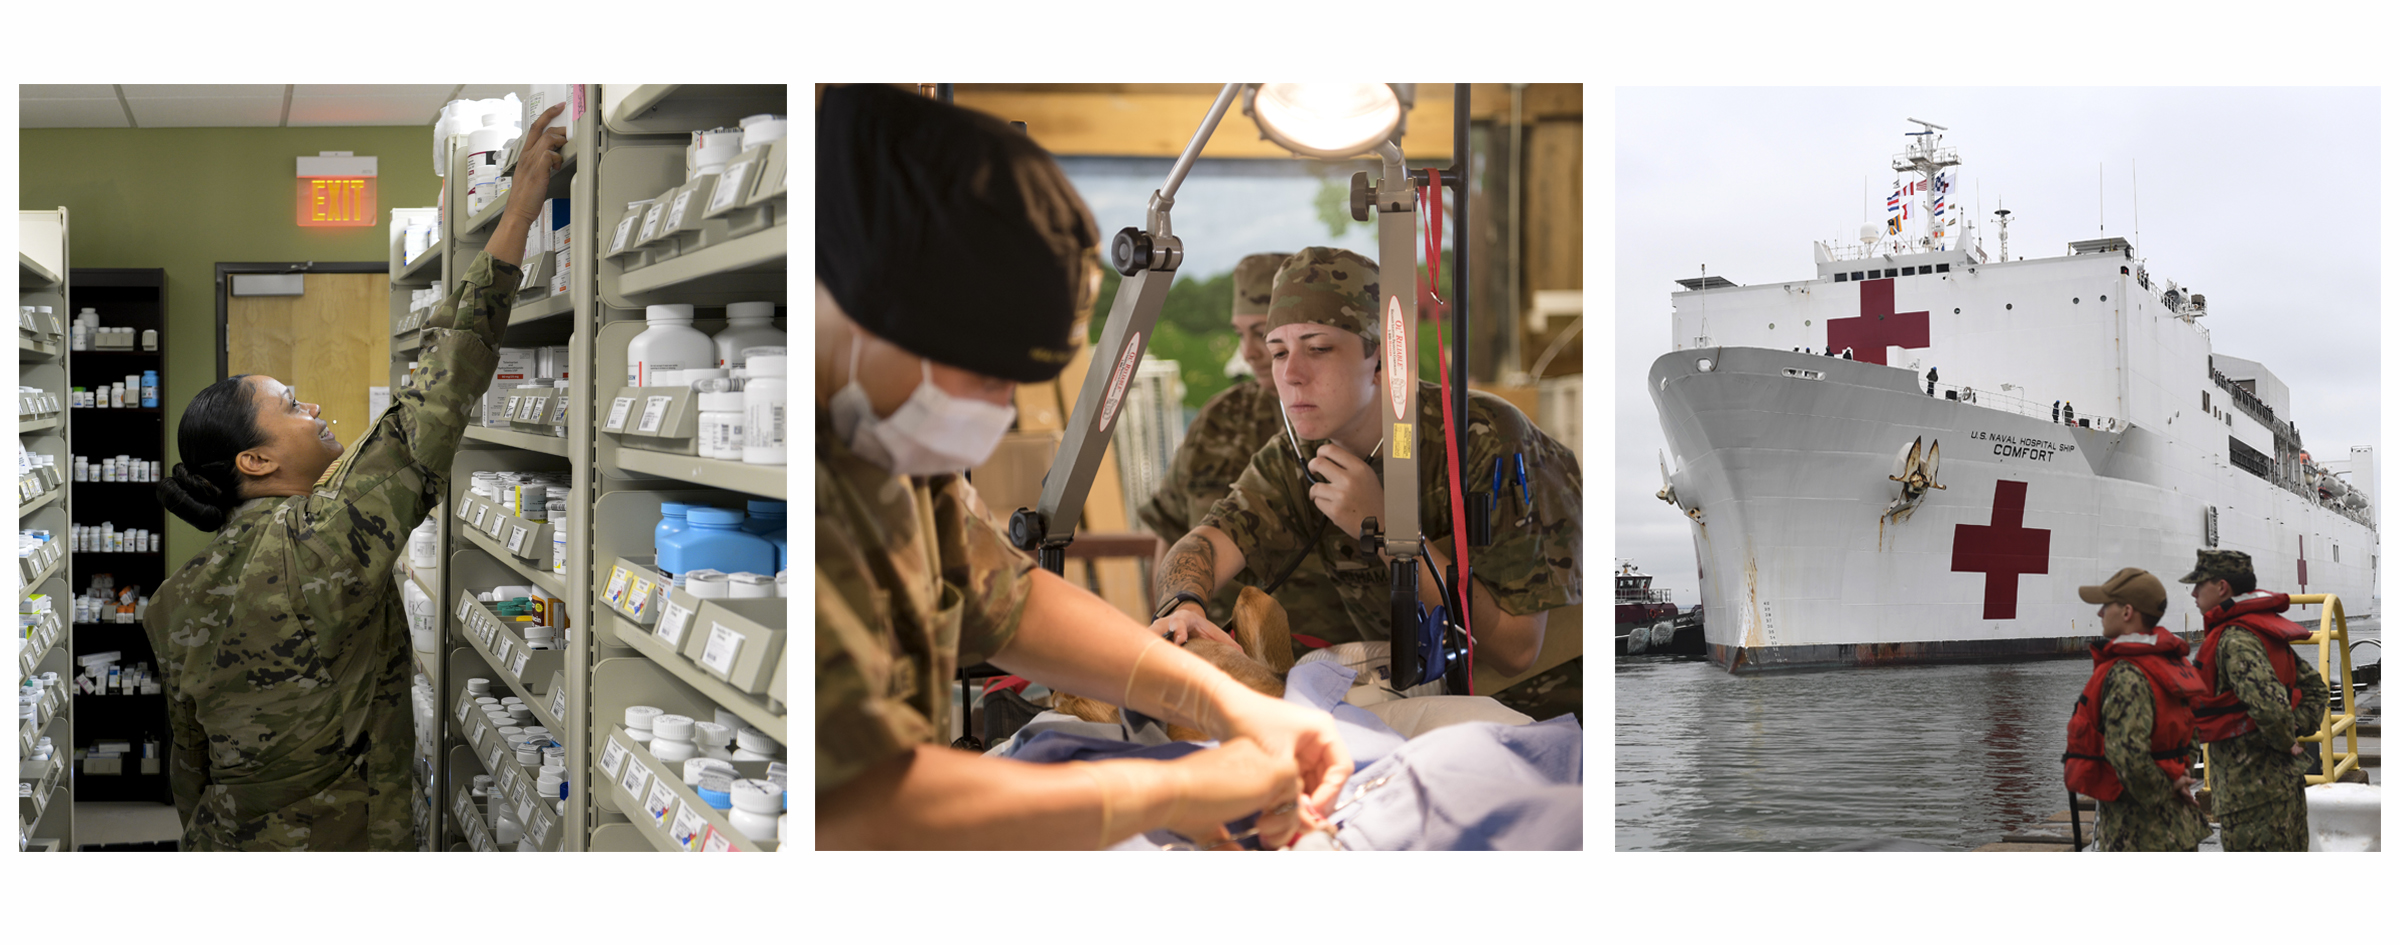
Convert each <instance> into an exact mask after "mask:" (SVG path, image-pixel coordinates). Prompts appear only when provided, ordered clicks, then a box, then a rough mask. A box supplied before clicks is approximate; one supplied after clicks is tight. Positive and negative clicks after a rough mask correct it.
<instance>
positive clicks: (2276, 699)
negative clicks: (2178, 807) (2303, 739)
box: [2183, 549, 2326, 852]
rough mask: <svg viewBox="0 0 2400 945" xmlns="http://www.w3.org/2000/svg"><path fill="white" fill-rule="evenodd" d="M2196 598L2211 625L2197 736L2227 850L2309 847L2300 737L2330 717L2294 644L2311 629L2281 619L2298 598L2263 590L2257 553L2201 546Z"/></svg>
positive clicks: (2196, 706)
mask: <svg viewBox="0 0 2400 945" xmlns="http://www.w3.org/2000/svg"><path fill="white" fill-rule="evenodd" d="M2183 583H2185V584H2189V585H2192V600H2193V602H2194V603H2197V604H2199V605H2200V613H2201V616H2202V617H2203V618H2204V619H2205V620H2206V621H2207V623H2208V637H2207V638H2206V639H2204V640H2202V641H2200V655H2199V660H2198V662H2199V670H2200V682H2201V685H2202V686H2204V687H2205V688H2206V694H2205V695H2203V696H2202V697H2201V698H2199V699H2196V700H2193V703H2192V714H2193V718H2194V722H2195V724H2196V725H2197V727H2198V729H2197V733H2196V734H2195V735H2194V736H2193V737H2194V738H2195V739H2196V740H2198V741H2202V742H2206V743H2207V744H2208V761H2209V771H2208V781H2209V795H2210V806H2211V807H2213V808H2214V809H2215V812H2216V815H2217V825H2218V827H2219V829H2220V830H2221V832H2222V834H2223V839H2224V843H2225V849H2226V850H2227V851H2237V852H2238V851H2244V850H2288V851H2305V850H2307V849H2308V800H2307V798H2306V797H2305V796H2304V795H2303V793H2302V791H2303V790H2304V789H2305V788H2306V787H2307V783H2308V782H2307V774H2308V771H2309V767H2310V764H2311V759H2310V758H2309V756H2308V754H2307V752H2306V749H2305V746H2303V745H2301V744H2300V743H2299V742H2297V741H2295V740H2294V739H2295V738H2296V737H2297V736H2300V735H2308V734H2313V733H2315V732H2316V730H2317V728H2318V727H2319V726H2320V725H2322V724H2323V722H2324V718H2325V698H2326V692H2325V679H2324V677H2322V676H2320V675H2318V674H2317V670H2316V668H2315V667H2313V666H2310V665H2308V664H2306V663H2303V662H2301V661H2300V659H2299V657H2298V655H2297V654H2295V653H2293V652H2292V644H2294V643H2297V642H2300V641H2302V640H2306V639H2308V636H2309V631H2307V630H2306V629H2304V628H2302V627H2301V626H2300V625H2299V624H2296V623H2293V622H2291V621H2289V620H2286V619H2284V618H2283V617H2281V616H2279V615H2280V614H2282V613H2283V612H2284V611H2285V610H2287V609H2289V608H2290V607H2291V597H2290V595H2286V594H2276V593H2271V592H2268V591H2262V590H2259V589H2258V577H2257V575H2256V574H2254V573H2253V572H2252V571H2251V570H2250V556H2249V555H2246V554H2243V553H2241V552H2239V551H2220V550H2215V549H2201V551H2200V561H2199V563H2198V564H2197V565H2195V566H2194V567H2193V568H2192V573H2190V574H2187V575H2184V576H2183Z"/></svg>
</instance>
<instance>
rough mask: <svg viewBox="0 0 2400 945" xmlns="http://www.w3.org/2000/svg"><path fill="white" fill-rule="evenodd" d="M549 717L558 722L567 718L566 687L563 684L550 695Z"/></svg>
mask: <svg viewBox="0 0 2400 945" xmlns="http://www.w3.org/2000/svg"><path fill="white" fill-rule="evenodd" d="M550 717H551V718H554V719H560V720H564V719H565V718H566V717H567V687H566V685H565V684H563V683H562V684H560V685H559V687H558V691H557V692H555V693H552V694H551V695H550Z"/></svg>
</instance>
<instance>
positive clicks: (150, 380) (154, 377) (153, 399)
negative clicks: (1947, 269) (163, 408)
mask: <svg viewBox="0 0 2400 945" xmlns="http://www.w3.org/2000/svg"><path fill="white" fill-rule="evenodd" d="M142 406H144V407H156V406H158V372H157V371H143V372H142Z"/></svg>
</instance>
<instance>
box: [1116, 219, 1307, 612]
mask: <svg viewBox="0 0 2400 945" xmlns="http://www.w3.org/2000/svg"><path fill="white" fill-rule="evenodd" d="M1285 258H1287V254H1284V253H1254V254H1252V255H1249V256H1245V257H1243V258H1242V261H1241V264H1240V265H1237V266H1235V267H1234V271H1233V314H1235V315H1264V314H1266V312H1267V304H1268V302H1270V301H1271V300H1272V293H1273V287H1274V279H1275V270H1276V268H1277V267H1278V266H1279V265H1280V264H1281V263H1282V262H1283V260H1284V259H1285ZM1281 432H1283V401H1282V400H1281V399H1280V398H1278V397H1277V396H1276V392H1275V380H1274V378H1271V377H1262V378H1258V379H1256V380H1251V381H1244V382H1242V383H1239V384H1235V385H1234V386H1232V387H1230V388H1227V389H1226V390H1224V391H1223V392H1221V393H1219V394H1217V396H1215V397H1211V398H1209V400H1208V403H1207V404H1206V405H1204V406H1202V407H1201V408H1200V415H1199V416H1198V417H1195V418H1193V420H1192V425H1191V428H1190V429H1189V430H1186V431H1185V432H1184V435H1183V445H1181V446H1179V447H1176V449H1175V460H1174V462H1173V463H1172V464H1171V465H1169V466H1168V467H1167V477H1166V482H1165V484H1163V485H1161V486H1159V488H1158V493H1157V494H1156V495H1153V496H1151V497H1150V501H1149V502H1148V503H1147V504H1145V505H1143V506H1142V509H1141V517H1142V524H1144V525H1147V526H1149V527H1150V530H1151V531H1152V532H1155V533H1157V535H1158V536H1159V537H1160V538H1163V539H1165V540H1166V542H1167V544H1169V545H1173V544H1174V543H1175V542H1177V541H1180V540H1182V538H1183V536H1184V535H1185V534H1186V533H1188V532H1190V531H1191V530H1192V524H1193V523H1194V522H1197V521H1199V520H1200V519H1201V518H1203V517H1205V516H1206V515H1207V514H1208V510H1209V509H1212V508H1215V507H1216V504H1217V502H1218V501H1219V500H1222V499H1224V498H1225V494H1226V493H1227V492H1228V491H1230V490H1231V489H1232V488H1233V480H1234V479H1235V478H1236V477H1239V476H1240V475H1241V474H1242V470H1243V469H1244V468H1247V467H1248V466H1249V465H1250V457H1251V456H1253V455H1256V454H1257V453H1258V450H1259V447H1262V446H1265V445H1266V444H1267V441H1268V440H1269V439H1272V438H1273V437H1274V436H1275V435H1276V434H1278V433H1281ZM1281 567H1282V565H1280V564H1278V565H1277V568H1278V569H1280V568H1281ZM1256 577H1257V582H1256V586H1257V587H1259V588H1261V589H1264V588H1265V587H1266V585H1267V582H1269V581H1272V580H1274V578H1275V572H1273V571H1269V572H1268V573H1266V574H1264V575H1258V576H1256ZM1243 586H1244V582H1242V581H1229V582H1226V584H1225V586H1224V587H1221V588H1218V589H1217V593H1216V595H1215V596H1214V597H1212V598H1210V599H1209V601H1208V604H1207V606H1208V619H1209V620H1210V621H1211V622H1214V623H1216V624H1218V625H1220V626H1222V625H1223V624H1224V623H1225V621H1226V620H1228V619H1231V617H1232V616H1233V602H1234V600H1235V599H1236V598H1239V597H1240V596H1241V592H1242V587H1243ZM1275 602H1276V603H1277V604H1280V605H1282V606H1283V610H1284V613H1286V614H1287V615H1289V616H1290V618H1291V625H1292V626H1293V627H1295V628H1298V629H1299V630H1300V632H1302V633H1306V634H1309V635H1311V636H1316V637H1319V638H1322V639H1325V640H1327V641H1329V642H1336V643H1338V642H1342V641H1345V640H1349V639H1353V636H1352V634H1351V633H1350V630H1349V624H1350V621H1349V618H1348V617H1347V616H1345V615H1344V611H1343V609H1342V601H1341V598H1340V597H1339V596H1338V595H1336V594H1335V593H1334V591H1333V583H1332V578H1331V577H1330V576H1329V575H1327V574H1326V571H1325V565H1324V563H1323V562H1322V561H1319V560H1318V559H1317V558H1316V557H1315V556H1313V555H1312V556H1310V557H1308V558H1307V559H1305V560H1303V561H1301V562H1300V566H1299V567H1298V568H1296V569H1294V570H1293V571H1292V575H1291V577H1289V578H1286V579H1285V580H1284V582H1283V586H1282V587H1280V588H1277V589H1276V591H1275Z"/></svg>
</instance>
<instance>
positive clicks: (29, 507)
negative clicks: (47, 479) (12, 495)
mask: <svg viewBox="0 0 2400 945" xmlns="http://www.w3.org/2000/svg"><path fill="white" fill-rule="evenodd" d="M66 494H67V490H65V489H52V490H50V491H48V492H45V493H42V495H41V497H40V498H37V499H35V500H33V501H31V502H28V503H25V504H24V505H20V506H17V521H19V522H23V521H24V520H25V516H28V515H32V514H33V513H35V512H39V511H41V510H42V506H45V505H49V504H50V503H52V502H56V501H58V500H59V499H60V498H61V497H64V496H65V495H66Z"/></svg>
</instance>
